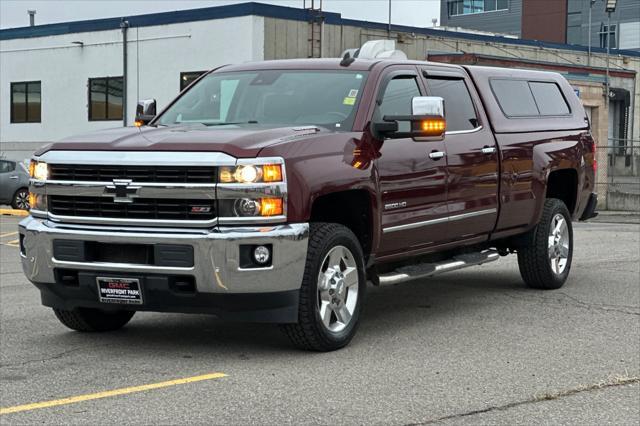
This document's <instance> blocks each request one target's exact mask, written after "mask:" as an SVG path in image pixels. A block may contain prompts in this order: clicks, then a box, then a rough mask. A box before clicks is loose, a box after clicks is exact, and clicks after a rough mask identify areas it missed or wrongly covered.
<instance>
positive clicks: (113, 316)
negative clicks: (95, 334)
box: [53, 308, 135, 332]
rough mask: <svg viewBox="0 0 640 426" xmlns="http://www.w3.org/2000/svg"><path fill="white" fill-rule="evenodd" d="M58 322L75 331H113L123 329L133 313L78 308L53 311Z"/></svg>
mask: <svg viewBox="0 0 640 426" xmlns="http://www.w3.org/2000/svg"><path fill="white" fill-rule="evenodd" d="M53 312H54V313H55V314H56V317H57V318H58V320H60V322H61V323H62V324H64V325H66V326H67V327H69V328H70V329H72V330H76V331H85V332H92V331H114V330H119V329H121V328H122V327H124V326H125V325H126V324H127V323H128V322H129V320H131V317H133V314H135V311H102V310H100V309H90V308H78V309H74V310H73V311H66V310H63V309H55V308H54V309H53Z"/></svg>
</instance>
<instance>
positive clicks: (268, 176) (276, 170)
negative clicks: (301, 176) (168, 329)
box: [262, 164, 282, 182]
mask: <svg viewBox="0 0 640 426" xmlns="http://www.w3.org/2000/svg"><path fill="white" fill-rule="evenodd" d="M262 181H263V182H282V167H281V166H280V164H265V165H264V166H262Z"/></svg>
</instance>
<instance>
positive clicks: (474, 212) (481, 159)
mask: <svg viewBox="0 0 640 426" xmlns="http://www.w3.org/2000/svg"><path fill="white" fill-rule="evenodd" d="M422 71H423V72H422V78H423V79H424V82H425V84H426V86H427V91H428V93H429V95H430V96H439V97H441V98H443V99H444V108H445V118H446V120H447V132H446V135H445V140H444V145H445V150H446V153H447V179H448V185H447V186H448V189H447V206H448V211H449V220H448V224H449V226H448V227H447V236H448V240H449V241H454V240H462V239H471V238H478V239H485V237H486V236H488V234H490V233H491V232H492V231H493V229H494V227H495V224H496V219H497V216H498V177H499V171H498V167H499V164H498V158H499V157H498V156H499V152H498V147H497V145H496V141H495V138H494V136H493V133H492V130H491V128H490V126H489V121H488V119H487V117H486V116H485V114H484V111H483V109H482V106H481V105H482V104H481V103H480V99H479V97H478V94H477V93H476V91H475V88H474V87H473V84H472V82H471V81H470V80H469V78H468V77H467V76H466V74H465V73H464V72H463V71H459V72H457V71H456V70H451V69H447V71H446V72H442V71H439V70H432V69H423V70H422Z"/></svg>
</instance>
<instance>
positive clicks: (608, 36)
mask: <svg viewBox="0 0 640 426" xmlns="http://www.w3.org/2000/svg"><path fill="white" fill-rule="evenodd" d="M610 50H611V12H609V13H608V18H607V79H606V83H607V110H609V52H610Z"/></svg>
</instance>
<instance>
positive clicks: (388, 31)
mask: <svg viewBox="0 0 640 426" xmlns="http://www.w3.org/2000/svg"><path fill="white" fill-rule="evenodd" d="M387 35H388V36H387V38H389V39H391V0H389V25H388V27H387Z"/></svg>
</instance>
